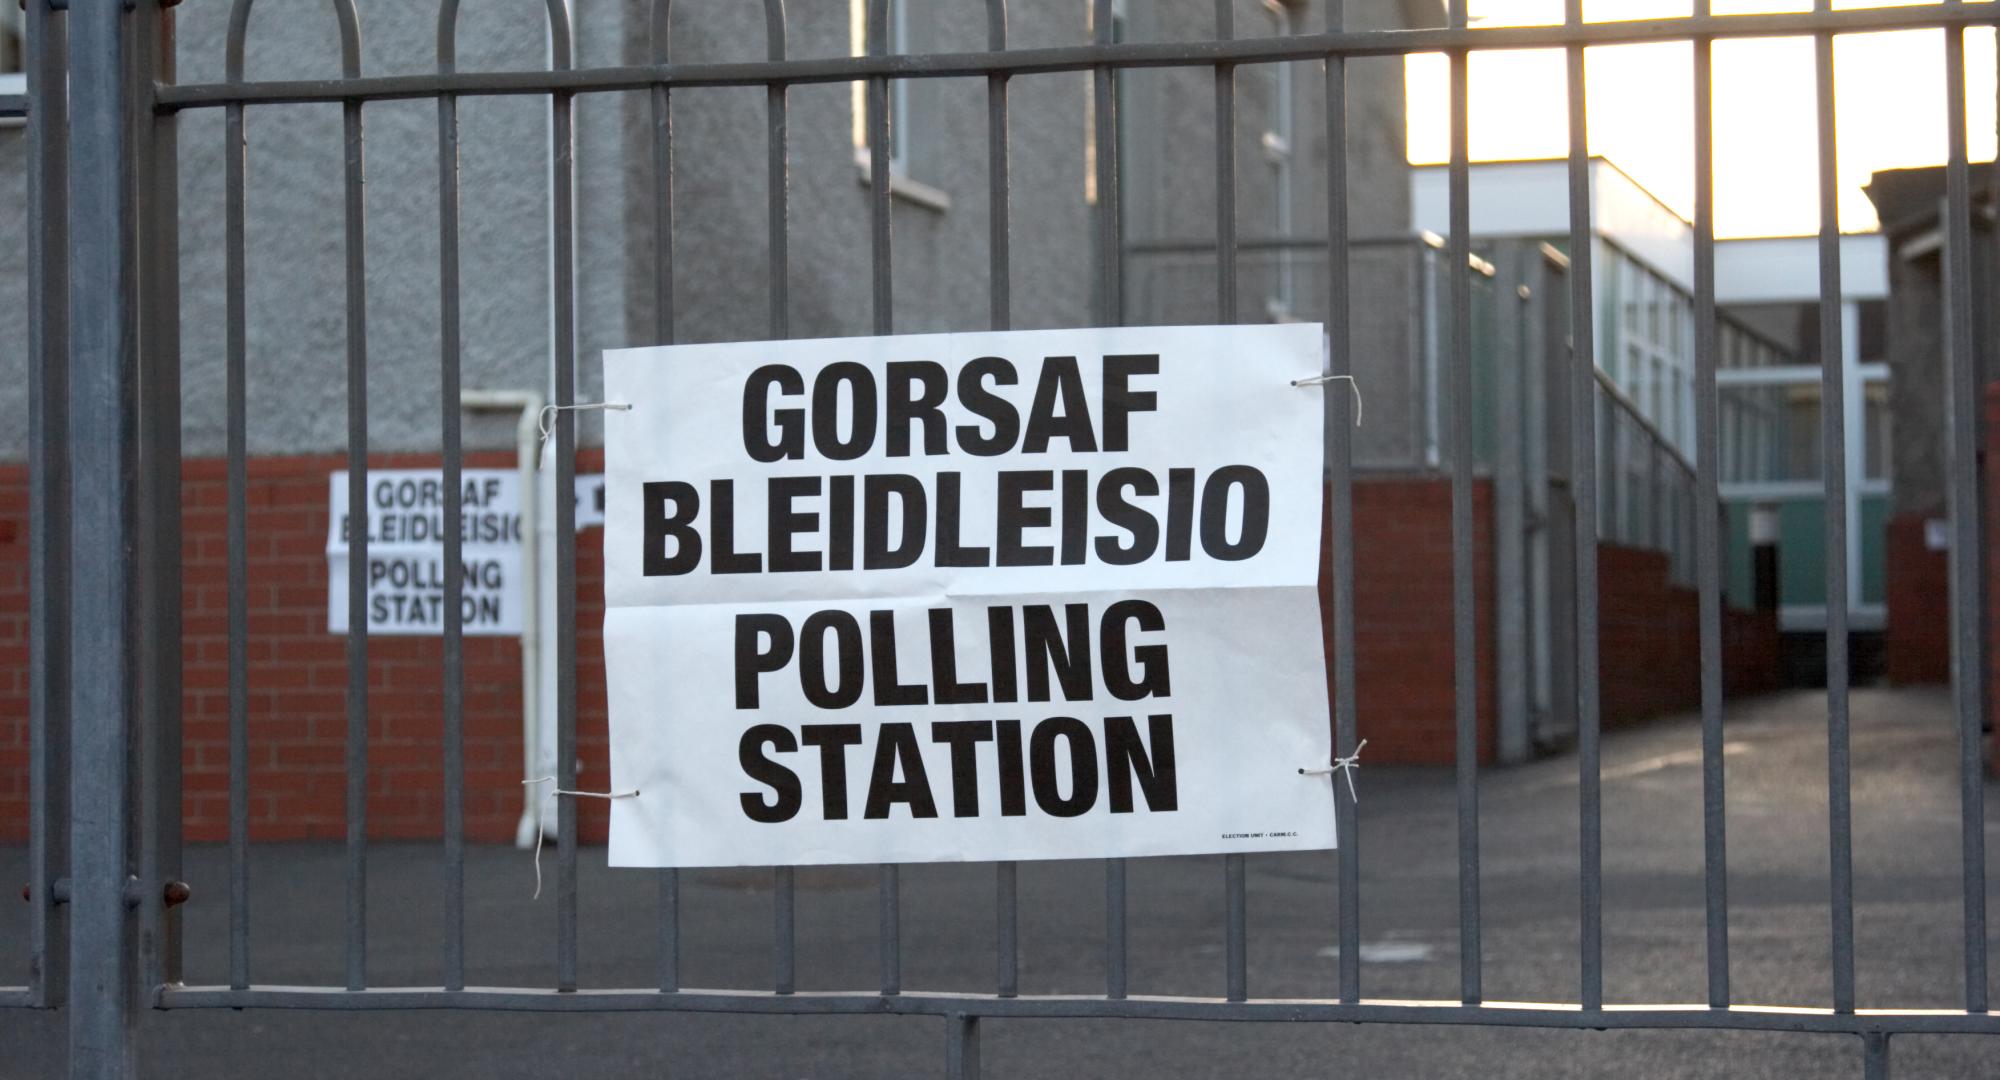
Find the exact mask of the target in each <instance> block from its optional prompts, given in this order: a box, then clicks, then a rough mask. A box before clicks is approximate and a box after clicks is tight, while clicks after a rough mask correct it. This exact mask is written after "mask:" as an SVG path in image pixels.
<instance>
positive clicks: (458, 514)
mask: <svg viewBox="0 0 2000 1080" xmlns="http://www.w3.org/2000/svg"><path fill="white" fill-rule="evenodd" d="M457 15H458V5H457V4H455V3H447V4H445V5H443V6H442V7H441V8H440V9H439V15H438V22H439V25H438V70H439V71H440V72H442V73H446V74H449V73H450V72H452V71H453V70H455V69H456V67H457V58H456V56H455V55H454V53H455V49H454V48H453V43H454V40H455V31H456V26H455V25H454V24H455V23H456V22H457ZM447 20H449V21H447ZM437 105H438V329H439V335H440V336H439V345H440V348H439V357H438V360H439V363H438V368H439V396H438V399H439V409H440V411H441V413H442V415H441V416H440V418H439V419H440V422H441V424H442V428H443V439H444V687H443V689H444V988H445V989H446V990H463V989H465V626H464V615H463V611H462V609H461V607H460V605H461V604H462V603H463V602H464V596H465V567H464V543H463V536H462V534H461V532H460V529H461V528H462V524H461V522H462V518H463V513H464V507H463V505H462V504H463V502H464V486H463V479H464V467H465V448H464V436H463V432H462V430H461V426H460V418H461V416H462V415H463V406H462V405H461V404H460V403H459V391H460V379H459V375H460V360H461V345H460V311H459V295H458V287H459V271H458V241H459V219H458V97H457V96H456V95H454V94H441V95H439V96H438V103H437ZM521 497H522V498H533V497H534V493H533V492H523V493H522V495H521Z"/></svg>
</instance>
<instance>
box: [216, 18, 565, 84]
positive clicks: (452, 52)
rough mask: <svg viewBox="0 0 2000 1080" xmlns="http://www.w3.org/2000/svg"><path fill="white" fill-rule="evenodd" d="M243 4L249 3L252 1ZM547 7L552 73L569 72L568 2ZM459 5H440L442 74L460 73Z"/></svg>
mask: <svg viewBox="0 0 2000 1080" xmlns="http://www.w3.org/2000/svg"><path fill="white" fill-rule="evenodd" d="M239 2H243V3H247V2H248V0H239ZM544 3H545V5H546V6H547V9H548V17H549V54H550V57H551V59H550V62H549V70H551V71H569V70H570V69H571V68H572V67H573V66H574V64H575V62H576V57H575V50H574V49H573V48H572V46H571V39H572V38H571V32H570V14H569V3H568V0H544ZM458 5H459V0H440V2H439V3H438V24H437V60H438V71H439V72H442V73H445V74H450V73H452V72H455V71H457V70H458Z"/></svg>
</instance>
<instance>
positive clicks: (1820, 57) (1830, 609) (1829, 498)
mask: <svg viewBox="0 0 2000 1080" xmlns="http://www.w3.org/2000/svg"><path fill="white" fill-rule="evenodd" d="M1832 9H1833V5H1832V0H1815V3H1814V5H1813V10H1815V11H1818V12H1830V11H1831V10H1832ZM1813 47H1814V49H1813V55H1814V65H1813V67H1814V74H1815V92H1816V115H1817V120H1818V131H1819V149H1818V159H1819V362H1820V410H1819V423H1820V446H1821V454H1822V457H1824V459H1825V460H1824V461H1823V462H1822V464H1821V469H1822V470H1823V475H1824V476H1825V477H1826V499H1825V511H1826V514H1825V522H1826V525H1825V528H1826V783H1827V841H1828V848H1829V851H1828V861H1829V867H1830V871H1831V878H1832V882H1831V886H1832V888H1831V894H1832V895H1831V908H1830V911H1829V915H1830V917H1831V919H1832V930H1833V941H1832V946H1833V1007H1834V1009H1835V1010H1837V1011H1839V1012H1853V1011H1854V853H1853V848H1854V840H1853V807H1852V790H1851V788H1850V786H1849V782H1848V731H1847V728H1848V715H1847V542H1848V539H1847V424H1846V417H1847V377H1846V367H1847V363H1846V350H1845V349H1844V348H1843V347H1842V343H1841V285H1840V209H1839V197H1840V186H1839V185H1840V181H1839V175H1838V172H1837V170H1836V165H1835V160H1834V159H1835V141H1836V138H1837V135H1836V120H1835V117H1834V103H1833V84H1834V72H1833V34H1832V33H1831V32H1828V31H1821V32H1819V33H1818V34H1816V35H1814V38H1813Z"/></svg>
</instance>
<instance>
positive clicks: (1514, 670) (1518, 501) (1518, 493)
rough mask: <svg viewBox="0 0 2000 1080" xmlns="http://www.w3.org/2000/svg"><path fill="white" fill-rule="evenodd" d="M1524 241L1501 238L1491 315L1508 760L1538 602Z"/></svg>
mask: <svg viewBox="0 0 2000 1080" xmlns="http://www.w3.org/2000/svg"><path fill="white" fill-rule="evenodd" d="M1521 254H1522V247H1521V246H1520V245H1518V244H1511V243H1503V244H1502V245H1501V246H1500V248H1499V250H1497V251H1495V252H1494V253H1493V258H1492V260H1491V261H1492V263H1493V269H1494V273H1493V277H1492V278H1491V279H1490V280H1491V284H1490V286H1489V288H1491V289H1492V291H1493V307H1494V311H1495V312H1496V315H1495V317H1494V318H1493V319H1491V320H1490V321H1489V322H1488V324H1487V325H1488V327H1489V328H1490V333H1491V339H1492V340H1491V344H1490V348H1491V353H1490V355H1491V357H1492V359H1491V361H1490V366H1491V369H1492V371H1493V373H1494V375H1493V382H1492V386H1493V405H1492V412H1491V415H1492V417H1493V431H1494V448H1493V465H1492V468H1493V473H1492V476H1493V481H1492V482H1493V519H1492V520H1493V533H1492V535H1493V564H1494V566H1493V595H1494V597H1495V599H1494V602H1493V605H1492V607H1493V610H1492V611H1491V612H1489V613H1488V618H1489V619H1490V620H1491V625H1492V627H1493V637H1494V641H1493V646H1494V657H1493V660H1494V663H1493V680H1494V682H1495V683H1496V684H1497V685H1496V686H1495V690H1496V691H1497V693H1496V695H1495V696H1496V698H1497V699H1498V704H1499V711H1498V715H1497V716H1496V721H1497V723H1496V730H1495V733H1494V734H1495V737H1494V740H1493V747H1494V757H1495V759H1496V760H1498V761H1500V762H1501V763H1503V764H1511V763H1514V762H1520V761H1526V760H1527V758H1528V696H1529V689H1528V686H1529V680H1530V679H1531V678H1532V677H1533V675H1532V672H1533V661H1532V660H1531V658H1530V657H1531V653H1530V649H1531V648H1532V640H1533V639H1532V635H1531V634H1530V633H1529V632H1528V627H1529V625H1530V623H1529V620H1530V618H1531V617H1532V612H1533V605H1532V604H1531V603H1530V602H1529V597H1528V541H1529V530H1528V482H1527V475H1526V473H1527V461H1526V453H1525V451H1526V448H1527V447H1526V439H1525V437H1524V428H1525V427H1526V424H1527V422H1528V410H1527V403H1526V401H1525V400H1524V398H1525V395H1524V393H1523V391H1524V390H1525V388H1526V386H1527V365H1526V364H1525V363H1524V362H1523V360H1524V356H1523V353H1522V349H1521V344H1522V341H1523V340H1524V337H1525V335H1524V334H1523V329H1524V327H1525V326H1526V320H1527V316H1528V304H1527V297H1526V290H1525V288H1524V287H1523V286H1522V285H1521V283H1520V280H1519V273H1520V256H1521Z"/></svg>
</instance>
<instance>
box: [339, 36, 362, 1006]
mask: <svg viewBox="0 0 2000 1080" xmlns="http://www.w3.org/2000/svg"><path fill="white" fill-rule="evenodd" d="M336 7H337V8H341V9H343V18H342V21H341V28H340V30H341V74H342V75H343V76H344V77H346V78H350V79H351V78H355V77H358V76H359V75H360V74H361V43H360V30H359V27H358V25H357V24H356V23H355V22H354V21H353V16H354V10H353V6H352V5H351V4H337V5H336ZM341 120H342V129H343V135H344V139H345V143H346V161H347V167H346V173H345V185H344V188H345V207H344V216H343V218H342V220H343V222H344V224H345V226H346V233H347V504H348V507H349V513H350V514H354V515H360V518H359V521H360V524H359V525H356V526H351V527H350V528H349V530H348V534H347V566H348V575H347V988H348V989H349V990H361V989H365V988H366V987H367V985H368V528H367V520H368V519H367V517H366V513H367V509H366V508H367V506H368V265H367V251H368V244H367V237H366V231H365V223H366V221H367V212H368V211H367V198H366V189H365V187H364V183H365V175H364V164H363V160H362V141H361V102H359V101H349V102H345V103H344V104H342V106H341ZM350 520H352V519H350Z"/></svg>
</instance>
